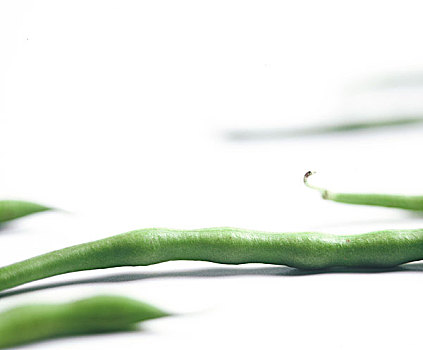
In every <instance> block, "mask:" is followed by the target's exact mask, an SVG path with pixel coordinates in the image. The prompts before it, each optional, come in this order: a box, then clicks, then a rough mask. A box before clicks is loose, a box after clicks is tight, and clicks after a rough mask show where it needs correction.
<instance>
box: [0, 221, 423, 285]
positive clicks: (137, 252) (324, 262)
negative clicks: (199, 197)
mask: <svg viewBox="0 0 423 350" xmlns="http://www.w3.org/2000/svg"><path fill="white" fill-rule="evenodd" d="M421 259H423V229H418V230H386V231H378V232H372V233H366V234H360V235H342V236H339V235H332V234H324V233H317V232H298V233H268V232H259V231H251V230H243V229H237V228H225V227H223V228H206V229H199V230H190V231H185V230H171V229H160V228H151V229H143V230H138V231H132V232H128V233H124V234H120V235H117V236H112V237H109V238H105V239H102V240H98V241H94V242H90V243H85V244H80V245H76V246H72V247H68V248H64V249H60V250H56V251H53V252H50V253H47V254H44V255H40V256H37V257H34V258H31V259H28V260H24V261H22V262H18V263H15V264H12V265H9V266H6V267H3V268H0V290H5V289H8V288H12V287H15V286H18V285H21V284H24V283H28V282H31V281H35V280H40V279H43V278H47V277H51V276H55V275H61V274H65V273H69V272H75V271H83V270H93V269H104V268H109V267H117V266H145V265H151V264H157V263H161V262H166V261H170V260H204V261H211V262H215V263H221V264H244V263H266V264H277V265H288V266H292V267H297V268H301V269H321V268H329V267H335V266H349V267H392V266H396V265H399V264H403V263H406V262H410V261H416V260H421Z"/></svg>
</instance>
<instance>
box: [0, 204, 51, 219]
mask: <svg viewBox="0 0 423 350" xmlns="http://www.w3.org/2000/svg"><path fill="white" fill-rule="evenodd" d="M51 209H52V208H49V207H46V206H44V205H41V204H37V203H32V202H25V201H15V200H3V201H0V224H1V223H2V222H6V221H10V220H14V219H18V218H21V217H23V216H27V215H30V214H35V213H39V212H42V211H46V210H51Z"/></svg>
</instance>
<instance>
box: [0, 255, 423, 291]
mask: <svg viewBox="0 0 423 350" xmlns="http://www.w3.org/2000/svg"><path fill="white" fill-rule="evenodd" d="M389 272H391V273H392V272H423V262H422V263H410V264H404V265H400V266H396V267H392V268H383V269H375V268H371V269H370V268H360V269H357V268H331V269H324V270H300V269H297V268H293V267H288V266H270V267H258V268H257V267H254V268H233V267H216V268H202V269H195V270H183V271H165V272H156V273H142V272H141V273H139V272H135V273H118V274H113V275H109V276H104V277H95V278H81V279H77V280H71V281H64V282H53V283H43V284H40V285H37V286H33V287H30V286H29V287H17V288H14V289H11V290H8V291H5V292H1V293H0V299H2V298H7V297H11V296H15V295H20V294H24V293H30V292H36V291H41V290H46V289H52V288H60V287H66V286H75V285H84V284H101V283H122V282H132V281H141V280H148V279H163V278H169V279H172V278H225V277H249V276H250V277H251V276H272V277H295V276H310V275H318V274H335V273H337V274H346V273H357V274H360V273H361V274H370V273H389Z"/></svg>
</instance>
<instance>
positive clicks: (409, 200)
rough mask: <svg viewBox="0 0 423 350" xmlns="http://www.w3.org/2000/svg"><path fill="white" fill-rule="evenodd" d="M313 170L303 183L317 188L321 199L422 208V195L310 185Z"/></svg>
mask: <svg viewBox="0 0 423 350" xmlns="http://www.w3.org/2000/svg"><path fill="white" fill-rule="evenodd" d="M313 174H314V172H312V171H308V172H307V173H306V174H305V175H304V183H305V185H306V186H307V187H309V188H312V189H314V190H317V191H319V192H320V194H321V195H322V198H323V199H328V200H331V201H335V202H340V203H348V204H360V205H373V206H380V207H389V208H400V209H409V210H423V196H405V195H399V194H378V193H339V192H331V191H328V190H327V189H324V188H321V187H316V186H312V185H310V184H309V182H308V178H309V177H310V176H311V175H313Z"/></svg>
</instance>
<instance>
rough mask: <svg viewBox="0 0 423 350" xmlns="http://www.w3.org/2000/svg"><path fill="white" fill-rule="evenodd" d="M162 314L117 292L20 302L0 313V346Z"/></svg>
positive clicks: (119, 326)
mask: <svg viewBox="0 0 423 350" xmlns="http://www.w3.org/2000/svg"><path fill="white" fill-rule="evenodd" d="M164 316H169V314H168V313H166V312H164V311H162V310H160V309H158V308H156V307H154V306H152V305H149V304H146V303H143V302H140V301H137V300H133V299H129V298H126V297H120V296H95V297H91V298H87V299H82V300H78V301H75V302H71V303H65V304H35V305H25V306H19V307H16V308H13V309H10V310H8V311H5V312H3V313H1V314H0V348H2V349H3V348H9V347H12V346H16V345H20V344H25V343H29V342H34V341H39V340H43V339H50V338H56V337H64V336H71V335H80V334H89V333H102V332H115V331H127V330H133V329H135V325H136V323H138V322H142V321H146V320H151V319H155V318H159V317H164Z"/></svg>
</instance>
